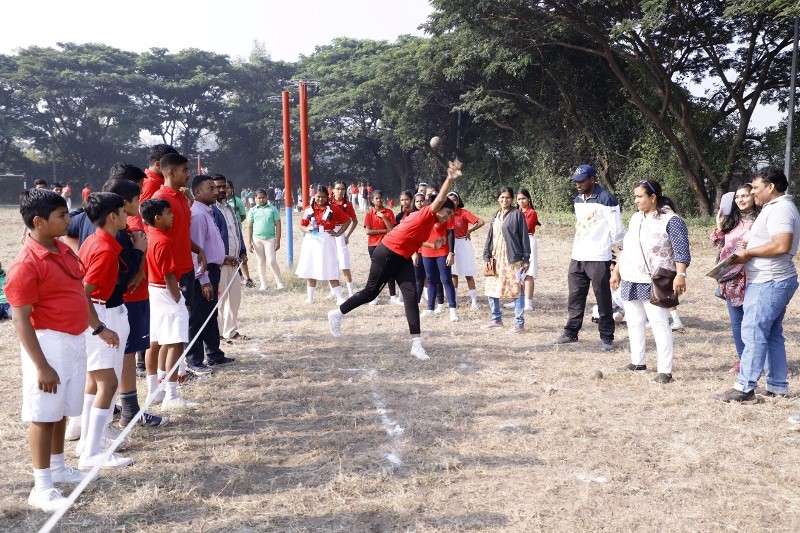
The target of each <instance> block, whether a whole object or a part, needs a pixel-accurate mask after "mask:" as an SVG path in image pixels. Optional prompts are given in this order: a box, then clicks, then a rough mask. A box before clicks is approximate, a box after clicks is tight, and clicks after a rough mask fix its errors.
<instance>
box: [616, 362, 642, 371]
mask: <svg viewBox="0 0 800 533" xmlns="http://www.w3.org/2000/svg"><path fill="white" fill-rule="evenodd" d="M619 371H620V372H647V365H634V364H633V363H628V364H627V365H625V366H623V367H622V368H620V369H619Z"/></svg>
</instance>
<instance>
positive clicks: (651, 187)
mask: <svg viewBox="0 0 800 533" xmlns="http://www.w3.org/2000/svg"><path fill="white" fill-rule="evenodd" d="M639 185H644V186H645V187H647V188H648V189H650V192H651V193H653V194H656V190H655V188H654V187H653V186H652V185H651V184H650V182H649V181H647V180H642V181H640V182H639Z"/></svg>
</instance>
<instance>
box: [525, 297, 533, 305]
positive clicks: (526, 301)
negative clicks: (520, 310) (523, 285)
mask: <svg viewBox="0 0 800 533" xmlns="http://www.w3.org/2000/svg"><path fill="white" fill-rule="evenodd" d="M525 307H533V298H525Z"/></svg>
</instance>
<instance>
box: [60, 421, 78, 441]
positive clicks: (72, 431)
mask: <svg viewBox="0 0 800 533" xmlns="http://www.w3.org/2000/svg"><path fill="white" fill-rule="evenodd" d="M73 420H75V422H73ZM79 438H81V420H80V418H77V417H76V418H74V419H73V418H70V419H69V422H67V429H66V431H65V432H64V440H78V439H79Z"/></svg>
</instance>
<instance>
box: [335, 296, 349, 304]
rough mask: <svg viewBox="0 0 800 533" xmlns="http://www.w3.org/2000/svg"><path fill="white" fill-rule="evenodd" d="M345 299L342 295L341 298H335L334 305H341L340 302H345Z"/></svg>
mask: <svg viewBox="0 0 800 533" xmlns="http://www.w3.org/2000/svg"><path fill="white" fill-rule="evenodd" d="M346 301H347V298H344V297H342V298H337V299H336V305H342V304H343V303H345V302H346Z"/></svg>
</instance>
